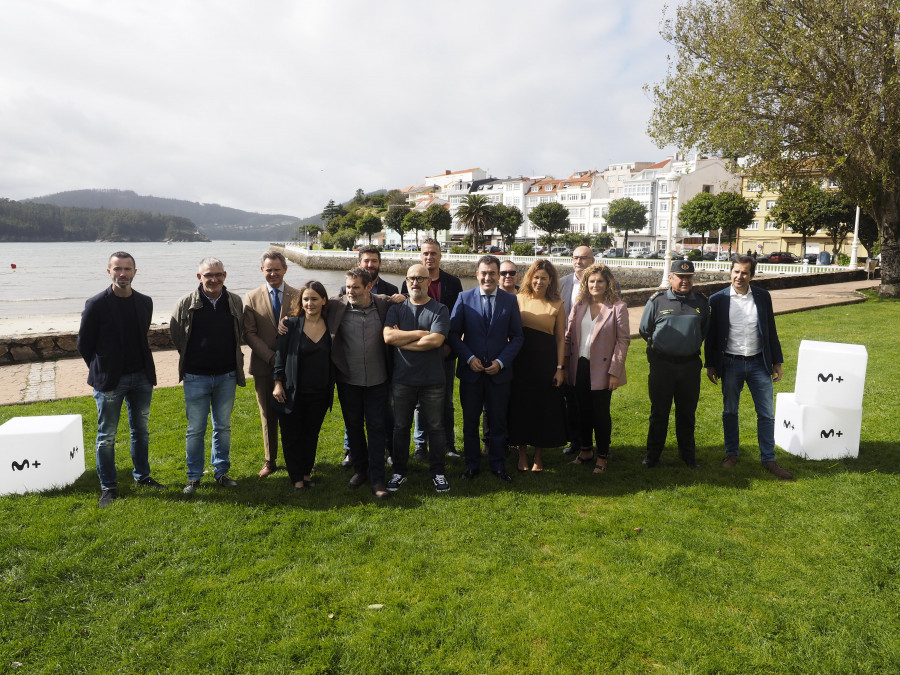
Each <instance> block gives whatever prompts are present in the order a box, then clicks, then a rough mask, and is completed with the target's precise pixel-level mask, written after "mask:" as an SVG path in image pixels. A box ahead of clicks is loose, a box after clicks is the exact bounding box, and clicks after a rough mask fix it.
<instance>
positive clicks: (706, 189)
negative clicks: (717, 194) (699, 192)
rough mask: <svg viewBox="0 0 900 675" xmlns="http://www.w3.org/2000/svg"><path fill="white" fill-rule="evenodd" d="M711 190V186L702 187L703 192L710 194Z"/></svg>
mask: <svg viewBox="0 0 900 675" xmlns="http://www.w3.org/2000/svg"><path fill="white" fill-rule="evenodd" d="M712 189H713V186H712V185H704V186H703V192H708V193H710V194H712Z"/></svg>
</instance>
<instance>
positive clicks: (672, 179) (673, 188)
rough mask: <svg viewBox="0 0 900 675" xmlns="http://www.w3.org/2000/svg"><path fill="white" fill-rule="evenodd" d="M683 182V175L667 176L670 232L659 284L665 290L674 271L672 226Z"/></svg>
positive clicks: (667, 237)
mask: <svg viewBox="0 0 900 675" xmlns="http://www.w3.org/2000/svg"><path fill="white" fill-rule="evenodd" d="M680 180H681V174H680V173H677V172H675V171H672V172H670V173H669V174H668V175H667V176H666V181H668V182H669V183H670V185H669V231H668V233H667V235H666V257H665V261H664V262H663V273H662V281H660V282H659V287H660V288H661V289H665V288H668V287H669V270H670V269H672V246H673V244H674V241H673V236H672V226H673V221H674V220H675V218H674V213H673V212H674V210H675V195H676V193H677V192H678V181H680Z"/></svg>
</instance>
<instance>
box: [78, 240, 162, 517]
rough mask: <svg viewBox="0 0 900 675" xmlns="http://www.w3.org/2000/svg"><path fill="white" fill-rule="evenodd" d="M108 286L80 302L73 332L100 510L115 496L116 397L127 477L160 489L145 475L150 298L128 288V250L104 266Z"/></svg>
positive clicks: (151, 376) (151, 378) (151, 375)
mask: <svg viewBox="0 0 900 675" xmlns="http://www.w3.org/2000/svg"><path fill="white" fill-rule="evenodd" d="M106 272H107V274H109V276H110V279H111V280H112V284H111V285H110V286H109V287H108V288H107V289H106V290H105V291H103V292H102V293H98V294H97V295H95V296H94V297H92V298H90V299H89V300H88V301H87V302H86V303H85V304H84V312H82V314H81V327H80V329H79V331H78V344H77V347H78V353H79V354H81V356H82V358H83V359H84V362H85V363H86V364H87V365H88V379H87V381H88V384H89V385H91V386H92V387H93V388H94V400H95V401H96V402H97V451H96V452H97V475H98V476H99V477H100V490H101V495H100V502H99V506H100V508H105V507H107V506H109V505H110V504H111V503H112V501H113V500H114V499H116V498H118V496H119V490H118V485H117V483H116V457H115V448H116V430H117V429H118V427H119V415H120V414H121V412H122V401H123V400H124V401H125V404H126V405H127V406H128V423H129V425H130V427H131V462H132V464H133V466H134V470H133V471H132V475H133V476H134V480H135V482H136V483H137V484H138V485H144V486H147V487H153V488H159V489H162V488H165V486H164V485H162V484H160V483H157V482H156V481H155V480H153V478H151V477H150V460H149V445H150V426H149V425H150V400H151V398H152V396H153V386H154V385H155V384H156V367H155V366H154V364H153V355H152V354H151V353H150V344H149V343H148V341H147V331H149V330H150V320H151V318H152V317H153V300H151V299H150V298H149V297H148V296H146V295H143V294H142V293H138V292H137V291H135V290H134V289H132V287H131V282H132V281H133V280H134V276H135V274H137V267H136V265H135V262H134V258H133V257H132V256H131V254H130V253H125V252H124V251H118V252H116V253H113V254H112V255H111V256H110V257H109V263H108V264H107V268H106Z"/></svg>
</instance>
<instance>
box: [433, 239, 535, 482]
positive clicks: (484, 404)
mask: <svg viewBox="0 0 900 675" xmlns="http://www.w3.org/2000/svg"><path fill="white" fill-rule="evenodd" d="M475 278H476V279H477V280H478V287H477V288H473V289H471V290H469V291H464V292H463V293H460V295H459V299H458V300H457V301H456V305H455V306H454V307H453V313H452V314H451V315H450V345H451V346H452V347H453V351H455V352H456V354H457V356H458V357H459V363H458V364H457V367H456V376H457V377H458V378H459V398H460V403H461V404H462V410H463V445H464V448H465V450H464V453H465V461H466V470H465V471H464V472H463V474H462V477H463V478H465V479H472V478H475V476H477V475H478V471H479V465H480V464H481V443H480V439H479V429H480V428H481V424H480V422H481V411H482V409H484V410H486V412H487V417H488V424H489V426H490V430H491V431H490V433H491V435H490V438H489V439H488V462H489V465H490V469H491V473H493V474H494V475H495V476H497V478H499V479H500V480H502V481H504V482H506V483H511V482H512V478H510V477H509V474H507V473H506V469H505V468H504V453H505V452H506V435H507V434H506V412H507V408H508V406H509V391H510V385H511V383H512V363H513V359H514V358H515V357H516V354H518V353H519V349H521V348H522V341H523V340H524V338H523V336H522V317H521V316H520V315H519V305H518V303H517V302H516V297H515V296H514V295H511V294H510V293H507V292H506V291H501V290H500V289H499V288H497V283H498V281H499V279H500V260H498V259H497V258H496V257H495V256H492V255H485V256H482V257H481V258H479V259H478V268H477V271H476V273H475Z"/></svg>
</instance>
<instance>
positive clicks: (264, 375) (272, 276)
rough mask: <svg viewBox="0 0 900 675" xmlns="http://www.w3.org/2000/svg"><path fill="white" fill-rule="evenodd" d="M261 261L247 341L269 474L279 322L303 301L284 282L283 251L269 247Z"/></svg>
mask: <svg viewBox="0 0 900 675" xmlns="http://www.w3.org/2000/svg"><path fill="white" fill-rule="evenodd" d="M260 263H261V265H260V268H259V269H260V271H262V273H263V276H264V277H265V279H266V283H265V284H263V285H262V286H260V287H259V288H256V289H254V290H252V291H250V292H249V293H247V295H246V296H245V298H244V342H246V343H247V344H248V345H249V346H250V352H251V353H250V374H251V375H252V376H253V384H254V387H255V389H256V403H257V405H258V406H259V417H260V419H261V420H262V429H263V448H264V450H265V461H263V466H262V469H261V470H260V472H259V475H260V477H263V478H265V477H266V476H268V475H269V474H270V473H272V472H273V471H275V469H276V460H277V459H278V413H277V412H276V411H275V410H274V409H273V408H272V407H271V404H270V401H271V400H272V388H273V387H274V385H275V382H274V380H273V379H272V366H273V365H274V364H275V343H276V342H277V341H278V322H279V321H280V320H281V317H282V316H285V315H287V314H288V313H289V312H290V311H291V308H292V307H294V306H296V305H297V304H298V303H299V302H300V293H299V291H298V290H297V289H296V288H292V287H291V286H288V285H287V284H286V283H285V282H284V275H285V273H286V272H287V260H286V259H285V257H284V254H283V253H281V252H280V251H272V250H269V251H266V252H265V253H263V254H262V259H261V261H260Z"/></svg>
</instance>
